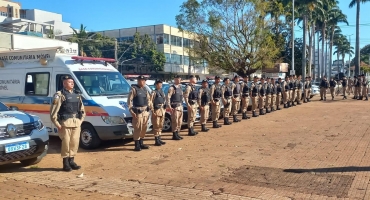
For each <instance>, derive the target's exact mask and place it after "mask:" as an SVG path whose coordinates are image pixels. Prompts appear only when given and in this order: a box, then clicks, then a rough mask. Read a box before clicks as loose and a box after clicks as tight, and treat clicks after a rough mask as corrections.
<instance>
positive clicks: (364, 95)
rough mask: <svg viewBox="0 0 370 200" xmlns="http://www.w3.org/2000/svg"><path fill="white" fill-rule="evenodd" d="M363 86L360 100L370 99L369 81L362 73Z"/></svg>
mask: <svg viewBox="0 0 370 200" xmlns="http://www.w3.org/2000/svg"><path fill="white" fill-rule="evenodd" d="M361 86H362V96H361V98H360V100H362V99H364V98H365V101H368V96H369V95H368V94H369V88H368V81H367V80H366V78H365V75H364V74H362V75H361Z"/></svg>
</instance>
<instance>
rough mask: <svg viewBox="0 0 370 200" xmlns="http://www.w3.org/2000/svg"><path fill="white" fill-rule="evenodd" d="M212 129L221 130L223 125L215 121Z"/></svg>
mask: <svg viewBox="0 0 370 200" xmlns="http://www.w3.org/2000/svg"><path fill="white" fill-rule="evenodd" d="M212 128H221V125H220V124H218V123H217V121H213V126H212Z"/></svg>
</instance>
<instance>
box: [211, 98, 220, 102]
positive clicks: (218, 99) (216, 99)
mask: <svg viewBox="0 0 370 200" xmlns="http://www.w3.org/2000/svg"><path fill="white" fill-rule="evenodd" d="M220 99H221V98H213V101H216V102H219V101H220Z"/></svg>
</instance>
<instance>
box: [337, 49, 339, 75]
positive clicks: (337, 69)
mask: <svg viewBox="0 0 370 200" xmlns="http://www.w3.org/2000/svg"><path fill="white" fill-rule="evenodd" d="M338 62H339V52H337V72H338V79H339V64H338Z"/></svg>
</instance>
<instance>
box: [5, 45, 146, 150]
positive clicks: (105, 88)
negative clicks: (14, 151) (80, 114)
mask: <svg viewBox="0 0 370 200" xmlns="http://www.w3.org/2000/svg"><path fill="white" fill-rule="evenodd" d="M112 62H115V60H114V59H105V58H91V57H79V56H71V55H68V54H65V53H64V50H63V48H62V47H54V48H42V49H30V50H17V51H7V52H0V101H2V102H4V103H5V104H6V105H7V106H17V107H18V108H19V110H22V111H25V112H28V113H31V114H35V115H38V116H39V117H40V118H41V120H42V121H43V122H44V124H45V126H46V127H47V130H48V132H49V135H51V136H57V135H58V129H57V128H56V127H55V126H54V124H52V123H51V121H50V115H49V113H50V104H51V102H52V98H53V96H54V94H55V93H56V92H57V91H59V90H61V89H62V87H63V84H62V80H61V78H62V77H63V76H65V75H69V76H72V77H73V78H74V81H75V89H76V90H79V91H80V92H81V94H82V97H83V104H84V106H85V111H86V118H85V121H84V122H83V123H82V126H81V138H80V146H81V147H82V148H84V149H92V148H96V147H98V146H99V145H100V143H101V141H102V140H114V139H123V138H130V137H132V132H133V129H132V125H131V121H132V116H131V114H130V112H129V110H128V107H127V96H128V93H129V90H130V85H129V84H128V83H127V81H126V80H125V79H124V78H123V76H122V75H121V74H120V73H119V72H118V71H117V69H116V68H114V67H113V66H112V65H111V64H110V63H112ZM151 128H152V127H151V122H150V121H149V124H148V129H147V131H148V132H149V131H151Z"/></svg>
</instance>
